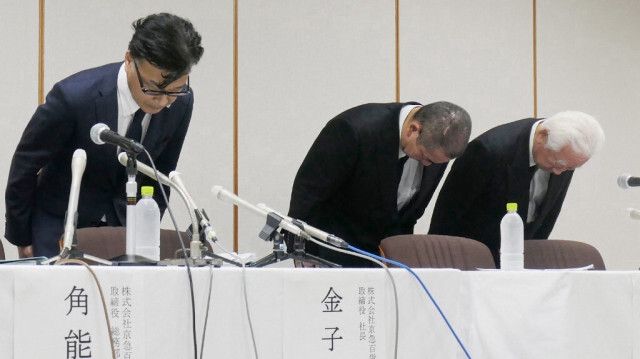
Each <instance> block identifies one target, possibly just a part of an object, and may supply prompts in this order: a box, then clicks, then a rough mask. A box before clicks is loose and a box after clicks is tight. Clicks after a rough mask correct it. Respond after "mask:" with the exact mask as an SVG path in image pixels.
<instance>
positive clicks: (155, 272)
mask: <svg viewBox="0 0 640 359" xmlns="http://www.w3.org/2000/svg"><path fill="white" fill-rule="evenodd" d="M93 268H94V269H95V271H96V273H97V276H98V278H99V279H100V282H101V283H102V287H103V290H104V293H105V296H106V299H107V304H108V305H109V316H110V318H111V320H112V324H111V326H112V328H114V329H115V331H114V334H116V341H117V345H118V349H119V354H120V358H127V357H129V358H136V359H141V358H193V338H192V329H191V311H190V310H191V309H190V308H191V304H190V303H191V302H190V295H189V286H188V280H187V273H186V270H185V269H184V268H182V267H93ZM417 272H418V274H419V276H420V277H421V278H422V279H423V280H424V282H425V284H426V285H427V287H428V288H429V290H430V291H431V294H432V295H433V296H434V297H435V299H436V300H437V301H438V303H439V304H440V306H441V308H442V310H443V312H444V313H445V314H446V315H447V317H448V318H449V321H450V323H451V325H452V326H453V328H454V329H455V330H456V331H457V333H458V335H459V337H460V339H461V341H462V343H463V344H464V345H465V346H466V348H467V350H468V352H469V354H470V355H471V357H472V358H519V359H523V358H536V359H537V358H563V359H565V358H640V331H639V329H640V302H639V301H640V299H639V298H640V289H639V288H640V287H639V286H638V283H639V281H640V272H612V271H610V272H594V271H590V272H586V271H526V272H500V271H478V272H460V271H456V270H429V269H420V270H417ZM192 273H193V282H194V288H195V296H196V306H195V309H196V314H197V321H196V328H197V338H198V351H200V345H201V340H202V329H203V326H204V316H205V309H206V304H207V303H206V301H207V290H208V283H209V279H210V270H209V269H208V268H193V269H192ZM392 273H393V276H394V278H395V280H396V285H397V288H398V296H399V305H400V307H399V311H400V332H399V336H400V340H399V349H398V358H402V359H413V358H464V357H465V355H464V353H463V351H462V350H461V349H460V346H459V345H458V343H457V342H456V340H455V339H454V337H453V336H452V334H451V332H450V331H449V329H448V328H447V326H446V325H445V323H444V321H443V320H442V318H441V317H440V315H439V314H438V312H437V311H436V309H435V307H434V306H433V304H431V302H430V301H429V300H428V297H427V296H426V294H425V293H424V291H423V290H422V288H421V287H420V286H419V284H418V282H417V281H416V280H415V279H414V278H413V277H412V276H411V275H410V274H409V273H408V272H406V271H404V270H401V269H394V270H392ZM242 279H243V271H242V270H241V269H238V268H217V269H214V270H213V277H212V283H213V292H212V297H211V302H210V305H211V309H210V314H209V321H208V326H207V330H206V338H205V347H204V354H205V358H254V355H253V346H252V344H251V336H250V330H249V324H248V320H247V314H246V311H245V307H244V297H243V290H242V284H243V280H242ZM246 281H247V282H246V286H247V293H248V301H249V310H250V313H251V320H252V324H253V328H254V332H255V339H256V344H257V350H258V354H259V358H261V359H270V358H273V359H280V358H340V359H342V358H344V359H358V358H361V359H371V358H378V359H382V358H384V359H387V358H393V349H394V345H393V344H394V328H395V321H394V313H395V309H394V306H393V295H392V290H391V288H392V286H391V282H390V280H389V278H388V277H387V275H386V273H385V271H384V270H382V269H293V268H286V269H284V268H282V269H279V268H262V269H247V270H246ZM0 287H1V288H3V289H2V291H0V305H1V306H2V308H3V310H2V311H0V348H2V357H3V358H16V359H22V358H28V359H31V358H41V357H50V358H66V357H67V355H68V354H69V351H75V352H76V355H77V357H80V354H81V353H84V354H87V353H88V351H87V349H89V350H90V351H91V354H92V358H109V357H110V356H111V354H110V349H109V344H108V336H107V334H106V333H107V331H106V328H107V327H106V324H105V319H104V315H103V313H102V308H101V304H100V301H99V296H98V292H97V288H96V286H95V284H94V282H93V280H92V278H91V276H90V274H89V272H88V271H87V270H86V269H85V268H83V267H79V266H27V265H11V266H8V265H3V266H0ZM74 288H75V289H74ZM331 289H332V290H331ZM85 299H86V301H85ZM84 312H86V313H87V314H86V315H85V314H84ZM87 334H88V335H89V336H87ZM83 335H84V336H83ZM76 337H77V338H76ZM332 337H333V339H334V340H333V341H332V340H330V339H331V338H332ZM81 339H83V340H81ZM88 339H90V340H91V342H90V343H89V342H87V340H88ZM331 345H333V350H330V348H331ZM80 350H84V352H81V351H80Z"/></svg>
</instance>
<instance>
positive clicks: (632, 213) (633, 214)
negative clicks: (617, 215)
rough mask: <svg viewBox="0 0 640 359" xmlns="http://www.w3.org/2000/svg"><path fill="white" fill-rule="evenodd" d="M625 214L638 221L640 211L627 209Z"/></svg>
mask: <svg viewBox="0 0 640 359" xmlns="http://www.w3.org/2000/svg"><path fill="white" fill-rule="evenodd" d="M627 214H628V215H629V217H631V218H633V219H640V210H637V209H635V208H627Z"/></svg>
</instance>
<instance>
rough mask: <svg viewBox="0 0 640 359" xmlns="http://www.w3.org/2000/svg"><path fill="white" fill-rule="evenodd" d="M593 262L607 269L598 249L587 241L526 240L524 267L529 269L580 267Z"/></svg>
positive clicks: (595, 265)
mask: <svg viewBox="0 0 640 359" xmlns="http://www.w3.org/2000/svg"><path fill="white" fill-rule="evenodd" d="M590 264H593V268H594V269H597V270H605V269H606V268H605V265H604V261H603V260H602V256H601V255H600V252H598V250H597V249H596V248H595V247H594V246H592V245H590V244H587V243H583V242H578V241H570V240H561V239H530V240H526V241H524V267H525V268H527V269H556V268H557V269H562V268H580V267H585V266H588V265H590Z"/></svg>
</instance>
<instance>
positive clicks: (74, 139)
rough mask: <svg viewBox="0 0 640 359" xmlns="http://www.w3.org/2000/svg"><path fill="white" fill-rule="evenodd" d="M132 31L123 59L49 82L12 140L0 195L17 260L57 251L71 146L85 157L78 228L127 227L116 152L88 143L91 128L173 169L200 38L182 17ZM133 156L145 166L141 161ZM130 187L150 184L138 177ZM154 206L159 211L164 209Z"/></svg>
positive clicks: (189, 106)
mask: <svg viewBox="0 0 640 359" xmlns="http://www.w3.org/2000/svg"><path fill="white" fill-rule="evenodd" d="M133 28H134V34H133V37H132V39H131V42H130V43H129V48H128V50H127V52H126V53H125V57H124V62H120V63H115V64H109V65H105V66H102V67H98V68H94V69H89V70H85V71H82V72H79V73H77V74H75V75H72V76H70V77H68V78H66V79H64V80H62V81H60V82H58V83H57V84H55V85H54V87H53V89H52V90H51V91H50V92H49V94H48V95H47V98H46V102H45V103H44V104H42V105H40V106H39V107H38V108H37V109H36V112H35V114H34V115H33V117H32V118H31V120H30V121H29V123H28V125H27V127H26V129H25V131H24V133H23V135H22V138H21V139H20V142H19V143H18V146H17V149H16V151H15V153H14V155H13V160H12V162H11V169H10V172H9V179H8V183H7V188H6V194H5V203H6V227H5V237H6V238H7V240H9V241H10V242H11V243H13V244H15V245H16V246H18V251H19V254H20V256H22V257H25V256H32V255H36V256H46V257H51V256H53V255H56V254H58V253H59V251H60V249H59V246H58V239H59V238H60V236H61V234H62V233H63V226H64V216H65V210H66V208H67V203H68V200H69V190H70V184H71V169H70V167H71V157H72V154H73V152H74V151H75V150H76V149H78V148H82V149H84V150H85V151H86V153H87V164H86V170H85V171H84V175H83V177H82V185H81V190H80V195H79V204H78V227H87V226H100V225H109V226H122V225H125V224H126V223H125V221H126V214H125V213H126V209H125V206H126V201H125V198H126V196H125V183H126V181H127V179H126V175H125V171H124V167H122V166H121V165H120V164H119V163H118V161H117V154H118V150H117V149H116V147H114V146H111V145H105V146H99V145H97V144H95V143H93V142H92V141H91V139H90V137H89V134H90V129H91V127H92V126H93V125H95V124H96V123H105V124H106V125H107V126H109V128H110V129H112V130H113V131H117V132H119V133H120V134H122V135H125V134H126V135H127V136H128V137H131V138H132V139H134V140H136V141H138V142H141V143H142V144H143V145H144V147H145V148H146V149H147V151H148V152H149V153H150V155H151V157H152V158H153V161H154V162H155V164H156V166H157V169H158V171H161V172H163V173H168V172H170V171H172V170H174V169H175V168H176V165H177V161H178V157H179V155H180V151H181V149H182V144H183V141H184V138H185V136H186V133H187V129H188V127H189V122H190V120H191V113H192V110H193V93H192V91H191V88H190V87H189V73H190V71H191V67H192V66H193V65H195V64H196V63H197V62H198V61H199V60H200V57H201V56H202V53H203V48H202V47H201V46H200V41H201V37H200V35H199V34H198V33H197V32H196V30H195V29H194V28H193V25H192V24H191V23H190V22H189V21H188V20H185V19H182V18H180V17H177V16H175V15H171V14H165V13H163V14H154V15H150V16H148V17H146V18H143V19H139V20H137V21H135V22H134V23H133ZM138 160H140V161H142V162H147V163H149V162H148V159H147V158H146V155H141V156H138ZM137 182H138V184H139V186H142V185H155V186H157V184H156V183H155V182H152V181H151V180H149V179H147V178H142V176H139V177H138V179H137ZM138 193H139V190H138ZM155 193H159V191H156V192H155ZM156 200H157V201H158V204H159V206H160V208H161V210H164V208H166V203H164V201H163V200H162V199H161V198H160V197H156Z"/></svg>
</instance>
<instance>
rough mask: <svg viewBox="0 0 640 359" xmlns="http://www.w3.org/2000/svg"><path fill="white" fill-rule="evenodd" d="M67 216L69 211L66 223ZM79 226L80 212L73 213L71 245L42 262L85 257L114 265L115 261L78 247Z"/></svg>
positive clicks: (47, 262)
mask: <svg viewBox="0 0 640 359" xmlns="http://www.w3.org/2000/svg"><path fill="white" fill-rule="evenodd" d="M67 216H69V212H67V213H66V214H65V220H64V221H65V223H66V222H67V219H68V218H67ZM77 228H78V212H76V213H74V214H73V239H72V241H71V245H70V246H68V247H67V246H65V247H63V248H62V250H61V251H60V254H58V255H57V256H55V257H51V258H49V259H47V260H46V261H43V262H42V263H41V264H49V263H52V262H56V261H58V260H61V259H83V258H84V259H88V260H91V261H94V262H96V263H100V264H105V265H108V266H110V265H112V264H113V263H111V262H110V261H108V260H106V259H102V258H98V257H96V256H92V255H90V254H86V253H84V252H83V251H81V250H79V249H78V236H77V235H76V229H77ZM66 241H67V240H66V239H63V241H62V242H63V243H64V242H66Z"/></svg>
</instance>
